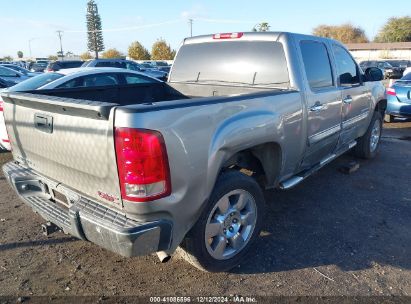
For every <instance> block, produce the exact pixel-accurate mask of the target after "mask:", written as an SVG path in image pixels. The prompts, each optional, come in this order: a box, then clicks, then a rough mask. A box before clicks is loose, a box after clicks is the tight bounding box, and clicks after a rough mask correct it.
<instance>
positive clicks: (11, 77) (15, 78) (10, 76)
mask: <svg viewBox="0 0 411 304" xmlns="http://www.w3.org/2000/svg"><path fill="white" fill-rule="evenodd" d="M0 78H3V79H5V80H7V81H10V82H14V83H18V82H20V81H23V80H26V79H27V78H29V77H28V76H26V75H23V74H21V73H20V72H17V71H15V70H12V69H10V68H8V67H4V66H1V65H0Z"/></svg>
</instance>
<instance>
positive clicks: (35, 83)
mask: <svg viewBox="0 0 411 304" xmlns="http://www.w3.org/2000/svg"><path fill="white" fill-rule="evenodd" d="M63 76H64V75H63V74H58V73H45V74H40V75H38V76H35V77H33V78H30V79H27V80H25V81H22V82H20V83H18V84H16V85H15V86H12V87H11V88H9V91H10V92H24V91H31V90H36V89H38V88H40V87H42V86H44V85H46V84H48V83H50V82H52V81H54V80H56V79H59V78H61V77H63Z"/></svg>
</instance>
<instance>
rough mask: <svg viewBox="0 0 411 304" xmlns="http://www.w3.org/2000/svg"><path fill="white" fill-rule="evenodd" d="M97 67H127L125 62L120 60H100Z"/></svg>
mask: <svg viewBox="0 0 411 304" xmlns="http://www.w3.org/2000/svg"><path fill="white" fill-rule="evenodd" d="M96 67H98V68H101V67H110V68H122V69H125V68H127V66H126V63H125V62H123V61H122V62H119V61H100V62H97V63H96Z"/></svg>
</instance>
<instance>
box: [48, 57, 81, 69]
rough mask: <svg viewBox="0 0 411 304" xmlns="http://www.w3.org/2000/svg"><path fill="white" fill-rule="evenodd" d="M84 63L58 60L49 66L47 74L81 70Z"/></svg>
mask: <svg viewBox="0 0 411 304" xmlns="http://www.w3.org/2000/svg"><path fill="white" fill-rule="evenodd" d="M83 63H84V61H81V60H57V61H53V62H50V63H49V64H48V65H47V68H46V70H45V72H57V71H59V70H62V69H72V68H79V67H81V65H82V64H83Z"/></svg>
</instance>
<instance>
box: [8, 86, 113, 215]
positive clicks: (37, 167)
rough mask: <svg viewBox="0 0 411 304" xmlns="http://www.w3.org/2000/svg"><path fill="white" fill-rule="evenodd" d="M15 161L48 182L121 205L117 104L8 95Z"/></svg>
mask: <svg viewBox="0 0 411 304" xmlns="http://www.w3.org/2000/svg"><path fill="white" fill-rule="evenodd" d="M2 98H3V100H4V102H5V107H4V116H5V121H6V126H7V131H8V134H9V136H10V142H11V145H12V149H13V156H14V159H15V160H17V161H18V162H19V163H21V164H22V165H24V166H26V167H29V168H31V169H33V170H34V171H36V172H37V173H39V174H40V175H43V176H45V177H47V178H49V179H51V180H54V181H56V182H57V183H61V185H62V186H66V187H68V188H71V189H73V190H75V191H78V192H80V193H84V194H85V195H86V196H89V197H91V198H95V199H97V200H99V201H102V202H105V203H108V204H111V205H113V206H118V207H120V206H121V200H120V187H119V181H118V173H117V166H116V156H115V149H114V139H113V125H114V124H113V119H114V108H115V106H116V105H117V104H114V103H105V102H96V101H88V100H78V99H69V98H60V97H51V96H44V95H34V94H26V93H6V94H3V95H2Z"/></svg>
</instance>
